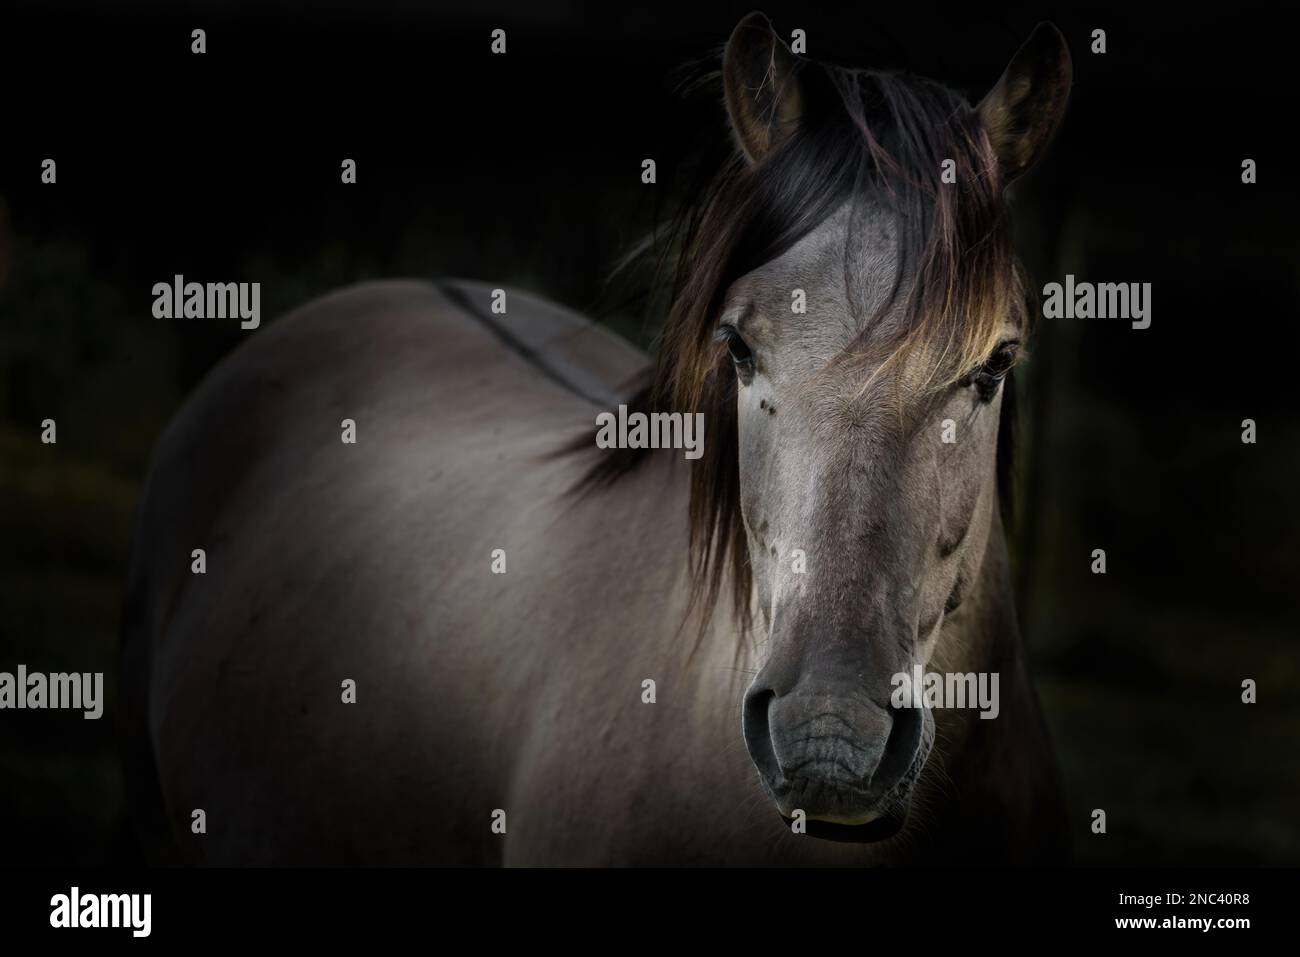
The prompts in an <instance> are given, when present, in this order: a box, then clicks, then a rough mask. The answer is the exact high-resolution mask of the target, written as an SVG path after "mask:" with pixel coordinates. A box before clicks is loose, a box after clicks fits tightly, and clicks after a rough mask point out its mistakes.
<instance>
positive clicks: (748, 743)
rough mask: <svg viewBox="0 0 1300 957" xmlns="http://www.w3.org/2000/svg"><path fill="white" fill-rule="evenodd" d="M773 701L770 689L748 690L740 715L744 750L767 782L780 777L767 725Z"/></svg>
mask: <svg viewBox="0 0 1300 957" xmlns="http://www.w3.org/2000/svg"><path fill="white" fill-rule="evenodd" d="M775 700H776V692H775V691H773V690H772V689H771V688H760V689H754V688H750V689H749V691H747V692H746V693H745V703H744V706H743V708H742V714H741V728H742V730H743V731H744V734H745V748H746V749H747V750H748V751H749V756H750V758H751V759H752V760H753V762H754V765H755V767H757V768H758V770H759V773H760V774H762V775H763V777H765V778H767V779H768V780H769V781H771V780H775V779H776V778H777V777H778V776H779V775H780V765H778V764H777V760H776V751H774V750H773V748H772V729H771V727H770V725H769V723H768V711H769V709H770V708H771V705H772V702H773V701H775Z"/></svg>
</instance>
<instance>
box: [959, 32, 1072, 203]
mask: <svg viewBox="0 0 1300 957" xmlns="http://www.w3.org/2000/svg"><path fill="white" fill-rule="evenodd" d="M1072 74H1073V70H1072V68H1071V65H1070V48H1069V47H1068V46H1066V44H1065V37H1063V36H1062V35H1061V31H1060V30H1058V29H1056V27H1055V26H1053V25H1052V24H1050V23H1040V24H1039V25H1038V26H1037V27H1035V28H1034V32H1033V33H1032V34H1030V36H1029V39H1028V40H1026V41H1025V43H1024V45H1023V46H1021V48H1020V49H1019V50H1017V51H1016V55H1015V56H1013V57H1012V58H1011V63H1010V64H1009V65H1008V66H1007V69H1006V72H1004V73H1003V74H1002V79H1000V80H998V83H997V86H995V87H993V89H992V90H991V91H990V92H989V94H988V96H986V97H984V99H983V100H981V101H980V105H979V113H980V118H981V119H982V120H983V122H984V128H985V130H987V131H988V135H989V140H990V142H991V143H992V144H993V150H994V152H996V153H997V156H998V162H999V164H1000V165H1001V167H1002V180H1003V182H1005V183H1009V182H1011V181H1012V180H1013V179H1015V178H1016V177H1017V176H1019V175H1020V174H1021V173H1023V172H1025V170H1027V169H1029V167H1031V166H1033V165H1034V163H1036V162H1037V161H1038V159H1039V158H1040V157H1041V156H1042V155H1043V152H1044V150H1045V149H1046V148H1047V144H1048V143H1049V142H1050V141H1051V139H1052V136H1053V134H1055V133H1056V128H1057V127H1058V126H1060V125H1061V118H1062V117H1063V116H1064V115H1065V104H1066V101H1067V100H1068V99H1069V98H1070V82H1071V76H1072Z"/></svg>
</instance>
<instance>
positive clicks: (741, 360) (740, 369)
mask: <svg viewBox="0 0 1300 957" xmlns="http://www.w3.org/2000/svg"><path fill="white" fill-rule="evenodd" d="M718 340H719V341H720V342H725V343H726V344H727V351H728V352H730V353H731V361H732V362H734V363H735V364H736V373H737V374H738V375H739V376H740V379H741V381H742V382H745V383H748V382H749V380H750V379H752V378H753V376H754V353H753V351H752V350H751V349H750V348H749V346H748V345H746V344H745V340H744V339H742V338H741V337H740V333H739V332H737V331H736V327H735V326H720V327H719V328H718Z"/></svg>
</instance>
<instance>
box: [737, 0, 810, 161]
mask: <svg viewBox="0 0 1300 957" xmlns="http://www.w3.org/2000/svg"><path fill="white" fill-rule="evenodd" d="M798 64H799V61H798V58H797V57H796V56H795V55H794V54H793V53H791V52H790V48H789V47H787V46H786V45H785V43H784V42H783V41H782V40H781V38H780V37H779V36H777V35H776V31H775V30H773V29H772V23H771V21H769V20H768V19H767V17H765V16H763V14H761V13H751V14H750V15H749V16H747V17H745V19H743V20H741V21H740V23H738V24H737V25H736V29H735V30H733V31H732V32H731V39H729V40H728V41H727V49H726V52H725V53H724V54H723V55H722V89H723V93H724V95H725V96H726V98H727V115H728V116H729V117H730V119H731V131H732V133H733V134H735V137H736V143H737V144H738V145H739V146H740V148H741V150H743V151H744V153H745V156H746V157H747V158H748V159H749V161H750V162H751V163H757V162H758V161H759V160H761V159H763V157H765V156H766V155H767V154H768V153H770V152H772V150H773V149H775V148H776V147H777V146H779V145H780V144H781V143H783V142H784V141H785V140H787V139H788V138H789V137H790V135H791V134H792V133H794V131H795V130H796V129H797V128H798V126H799V117H800V114H801V113H802V112H803V96H802V94H801V92H800V89H799V79H798V70H799V66H798Z"/></svg>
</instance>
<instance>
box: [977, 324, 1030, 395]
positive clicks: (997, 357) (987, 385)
mask: <svg viewBox="0 0 1300 957" xmlns="http://www.w3.org/2000/svg"><path fill="white" fill-rule="evenodd" d="M1019 349H1020V342H1019V341H1018V340H1015V339H1009V340H1007V341H1006V342H1004V343H1002V344H1001V345H999V346H998V347H997V348H996V349H995V350H993V355H991V356H989V358H988V361H987V362H985V363H984V365H982V366H980V368H979V369H978V371H976V373H975V375H974V376H973V377H972V379H973V381H974V383H975V388H976V390H977V391H978V392H979V397H980V399H981V400H983V401H984V402H988V401H990V400H991V399H992V398H993V395H994V393H996V392H997V391H998V386H999V385H1000V384H1001V382H1002V380H1003V379H1004V378H1005V377H1006V374H1007V373H1008V372H1010V371H1011V367H1012V366H1013V365H1015V362H1016V353H1017V351H1019Z"/></svg>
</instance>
